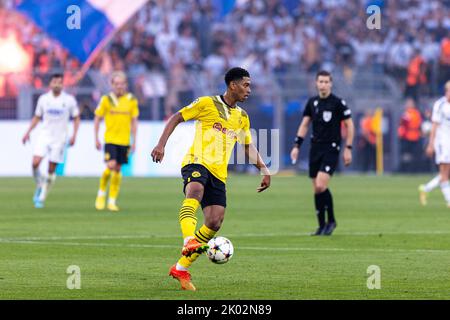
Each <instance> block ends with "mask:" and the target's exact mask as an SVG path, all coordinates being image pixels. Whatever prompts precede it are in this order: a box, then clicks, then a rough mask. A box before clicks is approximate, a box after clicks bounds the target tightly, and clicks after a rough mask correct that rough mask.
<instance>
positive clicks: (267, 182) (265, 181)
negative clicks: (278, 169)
mask: <svg viewBox="0 0 450 320" xmlns="http://www.w3.org/2000/svg"><path fill="white" fill-rule="evenodd" d="M269 187H270V175H265V176H264V177H263V178H262V181H261V185H260V186H259V187H258V188H257V189H256V190H257V191H258V192H263V191H264V190H266V189H267V188H269Z"/></svg>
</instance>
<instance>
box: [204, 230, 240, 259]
mask: <svg viewBox="0 0 450 320" xmlns="http://www.w3.org/2000/svg"><path fill="white" fill-rule="evenodd" d="M208 246H209V248H208V250H207V251H206V255H207V256H208V258H209V260H211V261H212V262H214V263H217V264H223V263H226V262H228V261H229V260H230V259H231V257H232V256H233V253H234V248H233V244H232V243H231V241H230V240H229V239H227V238H225V237H214V238H212V239H211V240H209V242H208Z"/></svg>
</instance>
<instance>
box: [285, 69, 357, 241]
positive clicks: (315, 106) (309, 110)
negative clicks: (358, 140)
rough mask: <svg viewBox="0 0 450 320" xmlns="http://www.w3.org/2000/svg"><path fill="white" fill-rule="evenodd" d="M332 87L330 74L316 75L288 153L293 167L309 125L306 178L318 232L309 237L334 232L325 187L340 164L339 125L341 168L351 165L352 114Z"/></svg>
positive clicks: (332, 214) (322, 72)
mask: <svg viewBox="0 0 450 320" xmlns="http://www.w3.org/2000/svg"><path fill="white" fill-rule="evenodd" d="M332 84H333V79H332V77H331V74H330V73H329V72H327V71H320V72H318V73H317V75H316V86H317V90H318V92H319V95H318V96H315V97H313V98H311V99H309V100H308V102H307V104H306V107H305V110H304V112H303V120H302V122H301V124H300V127H299V128H298V131H297V137H296V138H295V144H294V147H293V148H292V151H291V160H292V163H293V164H295V163H296V161H297V158H298V155H299V152H300V147H301V145H302V142H303V140H304V138H305V136H306V133H307V132H308V128H309V124H310V123H312V135H311V150H310V153H309V176H310V177H311V179H312V182H313V186H314V202H315V205H316V213H317V219H318V221H319V228H318V229H317V231H316V232H315V233H313V234H311V235H315V236H322V235H328V236H329V235H331V234H332V233H333V230H334V229H335V228H336V219H335V218H334V208H333V197H332V195H331V192H330V190H329V189H328V183H329V181H330V178H331V176H332V175H333V173H334V170H336V167H337V165H338V162H339V151H340V149H341V138H342V137H341V122H342V121H343V122H344V124H345V126H346V127H347V138H346V143H345V149H344V164H345V166H348V165H350V163H351V162H352V142H353V135H354V125H353V121H352V118H351V113H352V112H351V110H350V109H349V108H348V107H347V104H346V102H345V100H342V99H341V98H338V97H337V96H335V95H334V94H332V93H331V87H332ZM325 211H327V214H328V222H326V221H325Z"/></svg>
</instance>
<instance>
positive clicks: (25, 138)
mask: <svg viewBox="0 0 450 320" xmlns="http://www.w3.org/2000/svg"><path fill="white" fill-rule="evenodd" d="M29 140H30V135H29V134H28V133H25V135H24V136H23V138H22V143H23V144H25V143H27V141H29Z"/></svg>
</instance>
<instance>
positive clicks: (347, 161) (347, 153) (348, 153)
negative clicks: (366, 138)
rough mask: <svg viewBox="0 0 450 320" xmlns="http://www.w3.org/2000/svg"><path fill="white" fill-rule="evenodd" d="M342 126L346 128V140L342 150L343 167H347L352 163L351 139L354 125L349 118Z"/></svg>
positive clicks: (353, 133)
mask: <svg viewBox="0 0 450 320" xmlns="http://www.w3.org/2000/svg"><path fill="white" fill-rule="evenodd" d="M344 125H345V127H346V128H347V138H346V139H345V150H344V165H345V166H346V167H347V166H349V165H350V164H351V163H352V147H353V137H354V135H355V125H354V124H353V120H352V119H351V118H349V119H347V120H344Z"/></svg>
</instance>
